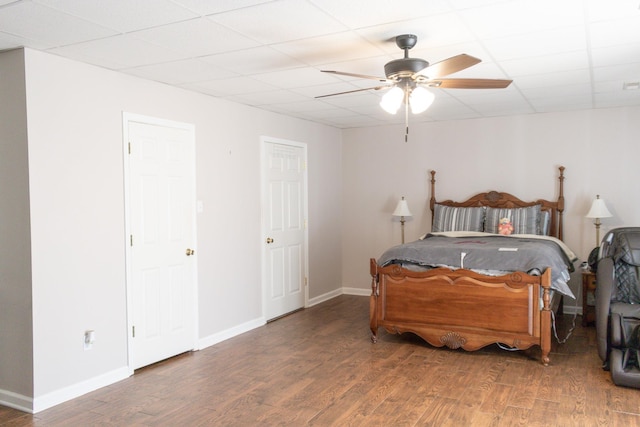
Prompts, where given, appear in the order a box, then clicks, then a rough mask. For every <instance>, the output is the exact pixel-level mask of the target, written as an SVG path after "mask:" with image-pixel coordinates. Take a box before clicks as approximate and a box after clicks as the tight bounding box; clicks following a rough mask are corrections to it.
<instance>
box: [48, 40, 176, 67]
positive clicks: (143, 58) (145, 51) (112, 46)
mask: <svg viewBox="0 0 640 427" xmlns="http://www.w3.org/2000/svg"><path fill="white" fill-rule="evenodd" d="M56 53H59V54H63V55H64V54H66V53H69V54H70V55H79V56H84V57H87V58H95V59H96V60H97V61H96V62H95V63H99V61H101V60H103V61H106V62H108V63H110V64H120V65H119V66H118V67H116V68H130V67H138V66H141V65H150V64H153V63H162V62H170V61H176V60H178V59H185V57H186V56H187V55H185V54H184V53H182V52H180V51H172V50H169V49H166V48H163V47H160V46H157V45H154V44H151V43H148V42H145V41H143V40H140V39H137V38H135V37H132V36H129V35H126V34H125V35H120V36H117V37H109V38H106V39H100V40H93V41H89V42H84V43H77V44H74V45H71V46H66V47H63V48H60V49H58V50H57V51H56Z"/></svg>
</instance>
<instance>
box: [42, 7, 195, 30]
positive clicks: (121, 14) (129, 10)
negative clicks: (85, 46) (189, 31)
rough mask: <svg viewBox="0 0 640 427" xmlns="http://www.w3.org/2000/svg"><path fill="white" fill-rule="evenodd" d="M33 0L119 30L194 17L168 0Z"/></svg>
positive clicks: (193, 14)
mask: <svg viewBox="0 0 640 427" xmlns="http://www.w3.org/2000/svg"><path fill="white" fill-rule="evenodd" d="M34 1H35V2H37V3H39V4H42V5H46V6H49V7H51V8H55V9H57V10H60V11H63V12H66V13H69V14H71V15H74V16H77V17H80V18H83V19H86V20H87V21H91V22H94V23H96V24H99V25H103V26H105V27H108V28H112V29H115V30H117V31H120V32H129V31H135V30H140V29H143V28H150V27H156V26H159V25H164V24H169V23H172V22H178V21H183V20H185V19H191V18H195V17H197V16H198V15H197V14H196V13H194V12H191V11H189V10H187V9H185V8H184V7H181V6H179V5H177V4H175V3H174V2H172V1H170V0H135V1H131V0H108V1H104V0H34Z"/></svg>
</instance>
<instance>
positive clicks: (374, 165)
mask: <svg viewBox="0 0 640 427" xmlns="http://www.w3.org/2000/svg"><path fill="white" fill-rule="evenodd" d="M432 108H434V107H432ZM638 135H640V108H639V107H633V108H631V107H630V108H616V109H603V110H585V111H574V112H567V113H549V114H536V115H523V116H513V117H496V118H487V119H476V120H461V121H451V122H442V123H440V122H434V123H416V124H410V139H409V142H407V143H404V141H403V136H404V129H403V127H402V126H389V127H375V128H362V129H351V130H348V131H345V132H344V133H343V140H344V148H343V165H342V168H343V175H344V207H343V209H344V211H343V219H344V223H343V224H344V226H343V239H342V242H343V249H342V251H343V254H344V256H343V276H342V277H343V286H346V287H360V288H368V287H369V286H370V276H369V268H368V260H369V258H372V257H373V258H377V257H378V256H380V255H381V254H382V252H383V251H384V250H385V249H386V248H387V247H389V246H391V245H395V244H399V243H400V224H399V223H398V222H395V221H394V220H392V217H391V213H392V212H393V210H394V208H395V205H396V203H397V202H398V200H399V199H400V197H401V196H406V198H407V201H408V203H409V206H410V209H411V211H412V213H413V215H414V216H413V217H412V218H411V220H410V221H408V222H407V223H406V224H405V233H406V240H407V241H409V240H415V239H416V238H418V237H419V236H420V235H421V234H423V233H425V232H427V231H429V230H430V224H431V222H430V221H431V213H430V211H429V197H430V194H429V186H428V180H429V171H430V170H436V172H437V174H436V181H437V182H436V196H437V198H438V199H440V200H443V199H453V200H461V199H465V198H468V197H469V196H471V195H473V194H476V193H479V192H483V191H489V190H498V191H506V192H509V193H512V194H514V195H516V196H519V197H520V198H522V199H524V200H527V199H535V198H545V199H549V200H555V199H556V198H557V195H558V194H557V188H558V185H557V179H556V177H557V167H558V166H559V165H563V166H565V167H566V171H565V176H566V179H565V198H566V203H565V220H564V225H565V242H566V243H568V245H569V246H570V247H571V248H572V249H573V250H574V251H575V252H576V254H577V255H578V256H579V257H580V259H581V260H584V259H586V257H587V256H588V254H589V251H590V250H591V249H592V248H593V247H594V246H595V228H594V226H593V224H592V220H589V219H586V218H584V215H585V214H586V213H587V211H588V209H589V207H590V206H591V201H592V199H594V198H595V196H596V194H600V195H601V197H602V198H604V199H605V201H606V203H607V206H608V207H609V209H610V210H611V212H612V213H613V215H614V217H613V218H608V219H604V220H603V221H602V222H603V226H602V228H601V236H603V235H604V233H605V232H606V231H607V230H609V229H611V228H614V227H618V226H623V225H637V226H640V199H639V198H638V197H636V196H637V194H638V191H637V185H638V183H639V182H640V167H638V165H637V163H638V159H639V158H640V144H638V142H637V141H638ZM578 265H579V263H576V267H578ZM578 275H579V273H578ZM578 275H574V277H573V279H572V283H571V286H572V289H574V294H575V295H576V296H577V297H578V298H579V296H580V293H579V287H580V278H579V276H578ZM579 301H580V299H579ZM567 304H568V305H569V306H573V305H574V304H575V302H574V301H568V302H567V301H565V305H567Z"/></svg>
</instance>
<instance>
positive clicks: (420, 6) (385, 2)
mask: <svg viewBox="0 0 640 427" xmlns="http://www.w3.org/2000/svg"><path fill="white" fill-rule="evenodd" d="M311 2H312V3H314V4H315V5H316V6H317V7H318V8H320V9H322V10H324V11H325V12H326V13H327V14H329V15H331V16H334V17H335V19H337V20H338V21H340V22H342V23H343V24H345V25H347V26H348V27H349V28H351V29H357V28H363V27H370V26H373V25H380V24H381V22H382V23H392V22H398V21H405V20H409V19H414V18H416V17H420V16H428V15H431V14H435V13H442V12H445V11H447V10H448V6H447V4H446V2H444V1H442V0H429V1H424V0H403V1H402V5H401V7H398V6H399V4H398V2H394V1H390V0H349V1H344V0H311Z"/></svg>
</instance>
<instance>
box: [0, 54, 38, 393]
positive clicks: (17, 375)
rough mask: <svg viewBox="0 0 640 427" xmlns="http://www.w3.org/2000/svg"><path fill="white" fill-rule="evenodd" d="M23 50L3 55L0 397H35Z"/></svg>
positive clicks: (0, 57)
mask: <svg viewBox="0 0 640 427" xmlns="http://www.w3.org/2000/svg"><path fill="white" fill-rule="evenodd" d="M24 84H25V83H24V59H23V55H22V51H12V52H6V53H5V54H3V55H0V94H2V96H1V97H0V242H1V243H0V396H2V397H4V398H5V399H7V400H8V401H10V402H12V403H14V404H18V402H19V400H20V399H19V398H18V399H13V397H12V396H11V395H3V393H2V390H3V389H4V390H11V391H13V392H14V393H15V394H17V395H18V396H31V394H32V393H33V358H32V353H33V333H32V323H31V317H32V316H31V254H30V249H31V236H30V232H29V174H28V165H27V120H26V115H25V112H26V98H25V93H24Z"/></svg>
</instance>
